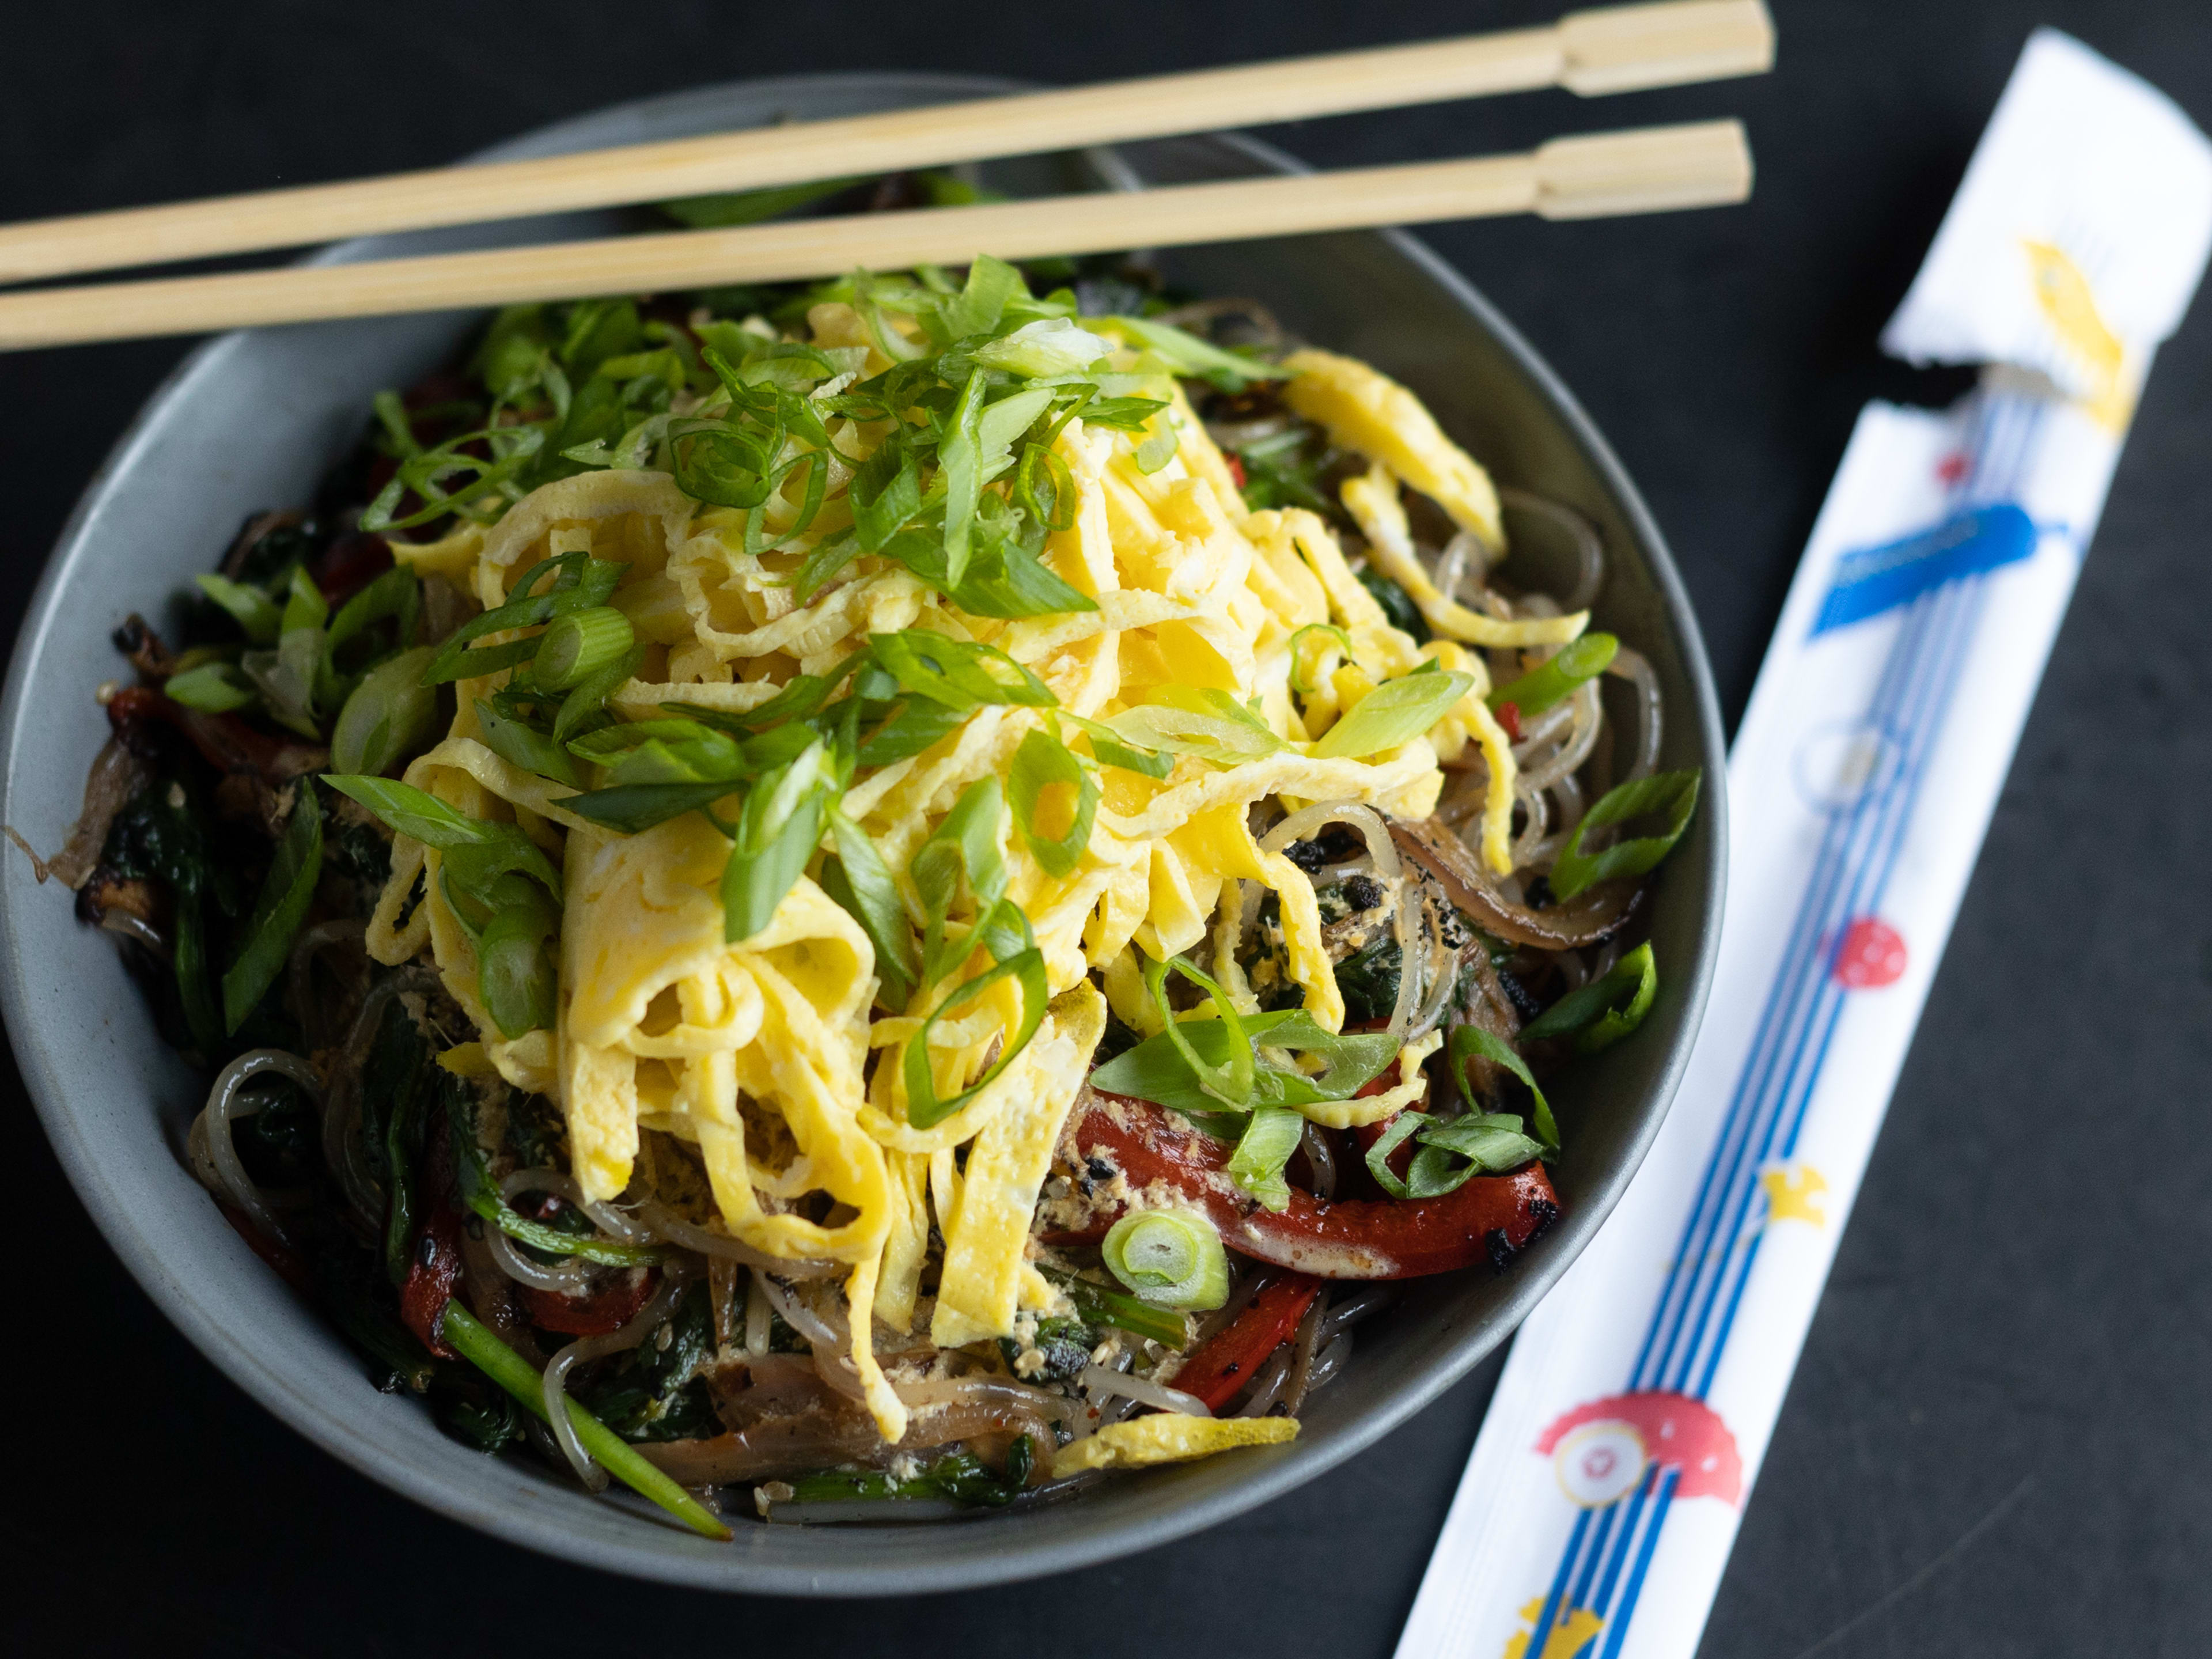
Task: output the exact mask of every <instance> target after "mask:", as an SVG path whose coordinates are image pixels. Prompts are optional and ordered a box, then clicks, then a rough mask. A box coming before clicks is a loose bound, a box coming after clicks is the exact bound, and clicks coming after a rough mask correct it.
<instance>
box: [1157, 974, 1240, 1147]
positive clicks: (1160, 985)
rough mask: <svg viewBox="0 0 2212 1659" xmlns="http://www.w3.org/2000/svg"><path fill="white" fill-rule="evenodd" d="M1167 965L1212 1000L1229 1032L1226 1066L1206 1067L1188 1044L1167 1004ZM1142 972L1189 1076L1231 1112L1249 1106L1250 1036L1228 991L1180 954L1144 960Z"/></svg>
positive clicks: (1179, 1023)
mask: <svg viewBox="0 0 2212 1659" xmlns="http://www.w3.org/2000/svg"><path fill="white" fill-rule="evenodd" d="M1170 968H1173V969H1175V970H1176V972H1177V973H1179V974H1181V975H1182V976H1183V977H1184V978H1185V979H1187V980H1188V981H1190V982H1191V983H1192V984H1193V985H1195V986H1197V987H1199V988H1200V990H1202V991H1204V992H1205V993H1206V996H1207V997H1208V998H1209V999H1210V1000H1212V1004H1213V1011H1214V1012H1215V1013H1216V1014H1217V1015H1218V1016H1219V1018H1220V1020H1221V1026H1222V1029H1223V1030H1225V1031H1226V1032H1227V1033H1228V1034H1229V1058H1228V1063H1227V1064H1226V1065H1223V1066H1209V1065H1208V1064H1206V1061H1204V1060H1200V1058H1199V1057H1198V1050H1197V1049H1195V1048H1192V1047H1191V1043H1190V1038H1189V1037H1188V1036H1187V1035H1185V1033H1184V1031H1183V1030H1182V1021H1181V1020H1180V1019H1178V1018H1176V1011H1175V1010H1174V1009H1172V1008H1170V1007H1169V1006H1168V987H1167V975H1168V969H1170ZM1144 975H1145V988H1146V990H1147V991H1149V992H1151V993H1152V1001H1153V1003H1154V1005H1155V1006H1158V1009H1159V1011H1160V1018H1162V1019H1163V1020H1164V1021H1165V1022H1166V1030H1165V1035H1166V1036H1167V1039H1168V1041H1169V1042H1170V1044H1172V1045H1173V1046H1174V1048H1175V1051H1176V1054H1180V1055H1181V1056H1182V1062H1183V1064H1184V1065H1186V1066H1189V1067H1190V1069H1191V1073H1192V1075H1194V1077H1196V1078H1197V1079H1198V1086H1199V1087H1200V1089H1201V1090H1203V1091H1205V1092H1206V1093H1207V1094H1209V1095H1211V1096H1212V1097H1213V1098H1214V1099H1216V1100H1218V1101H1219V1102H1220V1103H1222V1104H1223V1105H1225V1106H1226V1107H1228V1108H1229V1109H1231V1111H1243V1110H1246V1109H1249V1107H1250V1106H1251V1104H1252V1086H1253V1083H1254V1081H1255V1069H1254V1064H1255V1063H1254V1058H1253V1054H1252V1039H1251V1038H1250V1036H1248V1035H1247V1034H1246V1032H1245V1030H1244V1021H1243V1017H1242V1016H1241V1015H1239V1014H1238V1013H1237V1005H1236V1004H1235V1003H1234V1002H1231V1000H1229V993H1228V992H1226V991H1225V990H1223V989H1222V988H1221V987H1220V986H1219V985H1218V983H1216V982H1215V981H1214V980H1213V978H1212V976H1211V975H1207V974H1206V973H1203V972H1201V971H1200V969H1197V968H1195V967H1194V966H1192V964H1191V963H1189V962H1188V960H1186V959H1185V958H1184V957H1172V958H1170V960H1169V961H1167V962H1147V963H1145V969H1144Z"/></svg>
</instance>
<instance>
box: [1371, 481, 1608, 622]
mask: <svg viewBox="0 0 2212 1659" xmlns="http://www.w3.org/2000/svg"><path fill="white" fill-rule="evenodd" d="M1337 494H1338V495H1339V496H1340V498H1341V499H1342V500H1343V502H1344V510H1345V511H1346V512H1347V513H1351V514H1352V519H1353V520H1354V521H1355V522H1357V523H1358V526H1359V530H1360V533H1361V534H1362V535H1364V536H1365V537H1366V538H1367V550H1368V553H1369V555H1370V557H1372V558H1373V559H1374V561H1375V562H1376V564H1378V565H1380V566H1382V568H1383V574H1385V575H1387V576H1388V577H1389V578H1390V580H1392V581H1394V582H1395V583H1397V584H1398V586H1401V587H1402V588H1404V589H1405V590H1406V592H1407V593H1409V594H1411V595H1412V596H1413V603H1414V604H1415V605H1419V607H1420V609H1421V615H1422V616H1424V617H1426V618H1427V619H1428V623H1429V626H1430V627H1431V628H1433V629H1436V630H1437V633H1439V634H1448V635H1450V636H1451V637H1452V638H1454V639H1455V640H1461V641H1465V642H1466V643H1468V644H1469V645H1480V646H1485V647H1524V646H1531V645H1565V643H1566V642H1567V641H1570V640H1571V639H1574V638H1577V636H1578V635H1580V634H1581V633H1582V631H1583V629H1585V628H1587V627H1589V611H1576V612H1574V613H1573V614H1572V615H1571V616H1565V617H1517V618H1516V619H1515V620H1513V621H1511V622H1500V621H1499V620H1498V618H1497V617H1486V616H1484V615H1483V614H1482V613H1481V612H1480V611H1470V610H1468V608H1467V607H1466V606H1465V605H1461V604H1460V603H1459V602H1458V601H1456V600H1455V599H1451V598H1450V597H1449V596H1448V595H1446V594H1445V593H1444V592H1442V591H1441V590H1440V589H1439V588H1438V587H1437V585H1436V583H1435V582H1434V581H1433V580H1431V579H1430V576H1429V573H1428V570H1427V568H1425V566H1424V565H1423V564H1422V563H1421V559H1420V555H1419V554H1418V553H1416V552H1415V551H1414V550H1413V531H1412V529H1411V527H1410V526H1408V525H1407V520H1406V505H1405V502H1404V501H1401V499H1400V498H1399V495H1398V479H1397V476H1396V474H1395V473H1393V472H1392V471H1390V469H1389V466H1388V465H1386V464H1384V463H1383V462H1382V461H1377V462H1376V463H1375V465H1373V466H1371V467H1370V468H1369V469H1368V470H1367V471H1366V472H1365V473H1364V475H1360V476H1356V477H1350V478H1346V480H1345V481H1344V483H1343V486H1342V488H1340V489H1339V490H1338V491H1337Z"/></svg>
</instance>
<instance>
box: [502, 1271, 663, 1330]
mask: <svg viewBox="0 0 2212 1659" xmlns="http://www.w3.org/2000/svg"><path fill="white" fill-rule="evenodd" d="M659 1282H660V1274H659V1272H658V1271H657V1270H648V1271H647V1272H645V1273H618V1274H616V1275H615V1276H614V1277H613V1278H612V1279H610V1280H609V1281H608V1282H607V1283H606V1284H605V1285H601V1286H600V1287H599V1289H598V1290H596V1291H592V1293H591V1295H589V1296H563V1295H562V1294H561V1293H560V1292H559V1291H541V1290H538V1288H537V1287H536V1286H534V1285H520V1286H518V1287H517V1288H518V1289H520V1291H521V1292H522V1305H523V1307H524V1309H525V1310H526V1312H527V1313H528V1315H529V1318H530V1322H531V1323H532V1324H533V1325H535V1326H537V1327H538V1329H539V1330H541V1331H559V1332H561V1333H562V1334H563V1335H566V1336H605V1335H606V1334H608V1333H609V1332H611V1331H618V1330H620V1329H621V1328H623V1326H625V1325H627V1324H629V1322H630V1321H631V1320H633V1319H635V1318H636V1317H637V1316H638V1314H639V1312H640V1311H641V1310H642V1309H643V1308H644V1306H645V1304H647V1303H648V1302H650V1301H652V1300H653V1291H654V1289H655V1288H656V1287H657V1286H658V1285H659Z"/></svg>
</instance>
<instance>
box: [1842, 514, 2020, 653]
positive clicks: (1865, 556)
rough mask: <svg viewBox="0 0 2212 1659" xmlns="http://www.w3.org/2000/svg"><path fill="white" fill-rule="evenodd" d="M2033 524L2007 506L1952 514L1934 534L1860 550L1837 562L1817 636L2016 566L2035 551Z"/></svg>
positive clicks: (1903, 538) (1920, 534) (1924, 533)
mask: <svg viewBox="0 0 2212 1659" xmlns="http://www.w3.org/2000/svg"><path fill="white" fill-rule="evenodd" d="M2035 541H2036V531H2035V521H2034V520H2033V519H2031V518H2029V517H2028V516H2027V513H2023V512H2021V509H2020V508H2019V507H2015V506H2014V505H2013V504H2012V503H2011V502H2009V501H2006V502H2003V503H2001V504H2000V505H1998V506H1996V507H1975V508H1973V509H1972V510H1971V511H1968V512H1964V513H1954V514H1953V515H1952V516H1951V517H1950V518H1948V519H1946V520H1944V521H1943V522H1942V524H1940V525H1938V526H1936V528H1935V529H1933V530H1923V531H1921V532H1918V533H1917V534H1916V535H1911V536H1904V537H1900V538H1898V539H1897V540H1896V541H1893V542H1884V543H1883V544H1881V546H1879V547H1863V548H1861V549H1859V550H1857V552H1853V553H1846V554H1844V556H1843V557H1842V558H1840V559H1838V560H1837V561H1836V579H1835V584H1834V586H1832V587H1830V588H1829V589H1828V597H1827V598H1826V599H1823V600H1822V601H1821V602H1820V615H1819V616H1817V617H1814V619H1813V632H1814V634H1815V635H1820V634H1825V633H1826V632H1827V631H1828V630H1829V629H1832V628H1845V627H1848V626H1850V624H1851V623H1855V622H1864V621H1865V620H1866V619H1867V618H1868V617H1879V616H1880V615H1881V613H1882V612H1883V611H1894V610H1896V609H1897V607H1898V606H1899V605H1909V604H1911V602H1912V601H1913V600H1915V599H1918V598H1919V597H1920V596H1921V595H1922V594H1923V593H1925V592H1928V591H1929V589H1930V588H1932V587H1940V586H1942V585H1943V584H1944V583H1945V582H1953V581H1957V580H1959V579H1960V578H1961V577H1963V576H1978V575H1981V574H1984V573H1985V572H1988V571H1991V570H1995V569H1997V568H1999V567H2001V566H2003V565H2008V564H2017V563H2018V562H2020V561H2021V560H2022V559H2024V558H2026V557H2027V556H2028V555H2029V554H2031V553H2033V552H2034V551H2035Z"/></svg>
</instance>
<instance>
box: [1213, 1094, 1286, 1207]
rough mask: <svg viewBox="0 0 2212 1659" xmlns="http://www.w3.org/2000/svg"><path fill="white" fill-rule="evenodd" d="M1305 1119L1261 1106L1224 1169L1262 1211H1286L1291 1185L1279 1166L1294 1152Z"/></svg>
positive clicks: (1284, 1107)
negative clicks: (1254, 1200) (1256, 1200)
mask: <svg viewBox="0 0 2212 1659" xmlns="http://www.w3.org/2000/svg"><path fill="white" fill-rule="evenodd" d="M1304 1133H1305V1119H1304V1118H1302V1117H1300V1116H1299V1115H1297V1113H1296V1112H1294V1111H1292V1110H1291V1109H1290V1108H1289V1107H1287V1106H1262V1107H1261V1108H1260V1109H1258V1110H1257V1111H1255V1112H1254V1113H1253V1114H1252V1121H1250V1122H1249V1123H1248V1124H1246V1125H1245V1126H1244V1133H1243V1135H1242V1136H1240V1137H1239V1138H1238V1139H1237V1150H1236V1152H1233V1153H1231V1155H1230V1158H1229V1162H1228V1164H1227V1165H1226V1166H1225V1168H1226V1169H1227V1170H1228V1173H1229V1178H1230V1179H1231V1181H1233V1182H1236V1183H1237V1186H1238V1187H1240V1188H1243V1190H1244V1191H1246V1192H1248V1193H1249V1194H1252V1196H1253V1197H1255V1198H1256V1199H1258V1200H1260V1204H1261V1207H1262V1208H1263V1209H1267V1210H1273V1211H1275V1212H1281V1211H1283V1210H1286V1209H1288V1208H1289V1207H1290V1203H1291V1184H1290V1182H1287V1181H1285V1179H1284V1178H1283V1166H1284V1165H1285V1164H1288V1163H1289V1162H1290V1161H1291V1153H1292V1152H1296V1151H1297V1149H1298V1142H1299V1141H1300V1139H1302V1138H1303V1137H1304Z"/></svg>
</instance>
